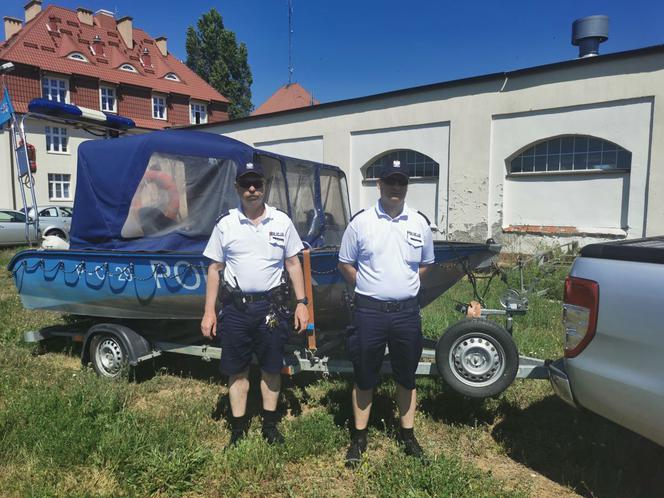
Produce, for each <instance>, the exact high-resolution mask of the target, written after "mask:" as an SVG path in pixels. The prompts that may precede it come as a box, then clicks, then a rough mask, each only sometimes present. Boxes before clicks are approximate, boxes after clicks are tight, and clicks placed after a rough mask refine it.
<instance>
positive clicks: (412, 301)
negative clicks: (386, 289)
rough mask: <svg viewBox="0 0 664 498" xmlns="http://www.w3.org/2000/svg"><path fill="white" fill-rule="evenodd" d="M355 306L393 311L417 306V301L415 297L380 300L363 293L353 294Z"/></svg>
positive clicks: (387, 311)
mask: <svg viewBox="0 0 664 498" xmlns="http://www.w3.org/2000/svg"><path fill="white" fill-rule="evenodd" d="M355 307H357V308H368V309H370V310H376V311H384V312H386V313H394V312H397V311H406V310H412V309H415V308H417V307H419V301H418V299H417V298H416V297H411V298H409V299H404V300H403V301H381V300H380V299H376V298H374V297H369V296H365V295H363V294H355Z"/></svg>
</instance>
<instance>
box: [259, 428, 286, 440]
mask: <svg viewBox="0 0 664 498" xmlns="http://www.w3.org/2000/svg"><path fill="white" fill-rule="evenodd" d="M262 433H263V439H265V441H267V444H284V436H282V435H281V432H279V429H277V427H276V426H267V427H263V430H262Z"/></svg>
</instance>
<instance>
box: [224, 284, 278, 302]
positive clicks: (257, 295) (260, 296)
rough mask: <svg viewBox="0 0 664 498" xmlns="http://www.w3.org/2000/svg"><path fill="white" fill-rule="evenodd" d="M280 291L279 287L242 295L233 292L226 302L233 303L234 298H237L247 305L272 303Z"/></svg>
mask: <svg viewBox="0 0 664 498" xmlns="http://www.w3.org/2000/svg"><path fill="white" fill-rule="evenodd" d="M278 290H279V287H278V286H277V287H274V288H272V289H270V290H269V291H266V292H242V293H239V292H238V293H237V294H236V293H234V292H231V293H230V294H229V296H228V297H227V299H226V301H228V302H232V301H233V300H234V296H237V297H238V298H239V299H242V300H243V301H244V303H245V304H246V303H257V302H259V301H270V300H271V299H272V298H273V297H274V294H276V293H277V292H278Z"/></svg>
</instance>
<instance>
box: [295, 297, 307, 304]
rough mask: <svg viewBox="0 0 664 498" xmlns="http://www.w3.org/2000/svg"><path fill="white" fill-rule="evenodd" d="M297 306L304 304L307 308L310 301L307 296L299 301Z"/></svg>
mask: <svg viewBox="0 0 664 498" xmlns="http://www.w3.org/2000/svg"><path fill="white" fill-rule="evenodd" d="M297 304H304V305H305V306H306V305H307V304H309V300H308V299H307V298H306V296H305V297H303V298H302V299H298V300H297Z"/></svg>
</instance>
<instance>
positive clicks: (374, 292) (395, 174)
mask: <svg viewBox="0 0 664 498" xmlns="http://www.w3.org/2000/svg"><path fill="white" fill-rule="evenodd" d="M408 180H409V177H408V173H407V172H406V171H405V170H404V168H402V167H401V164H400V162H399V161H394V162H393V163H392V164H388V165H386V166H384V167H383V170H382V172H381V174H380V178H379V180H378V188H379V190H380V199H379V200H378V202H377V203H376V205H375V206H374V207H372V208H369V209H367V210H364V211H361V212H360V213H358V214H356V215H355V217H354V218H353V219H352V220H351V222H350V224H349V225H348V227H347V228H346V231H345V232H344V236H343V239H342V242H341V248H340V250H339V270H340V271H341V274H342V275H343V276H344V278H345V280H346V281H347V283H348V284H349V285H350V286H352V287H353V288H354V289H355V306H354V309H353V322H352V326H351V327H349V329H348V336H347V349H348V352H349V354H350V358H351V361H352V362H353V369H354V380H355V384H354V386H353V392H352V406H353V415H354V430H353V431H352V437H351V444H350V446H349V448H348V451H347V454H346V465H347V466H348V467H354V466H356V465H357V464H358V463H359V462H360V460H361V458H362V454H363V453H364V452H365V450H366V448H367V424H368V421H369V414H370V412H371V402H372V398H373V390H374V388H375V387H376V386H377V385H378V383H379V371H380V367H381V365H382V363H383V360H384V358H385V346H386V345H388V346H389V351H390V360H391V362H392V371H393V375H394V380H395V381H396V384H397V405H398V409H399V418H400V423H401V429H400V432H399V442H400V443H401V445H402V447H403V449H404V451H405V452H406V454H408V455H411V456H414V457H417V458H423V457H424V455H423V452H422V448H421V447H420V445H419V443H418V441H417V439H416V438H415V434H414V433H413V426H414V422H415V406H416V391H415V371H416V369H417V365H418V362H419V360H420V356H421V355H422V346H423V339H422V324H421V318H420V307H419V304H418V300H417V294H418V292H419V289H420V277H421V276H422V275H423V274H424V273H425V271H426V269H427V266H428V265H430V264H432V263H433V262H434V252H433V236H432V233H431V229H430V227H429V222H428V220H427V219H426V218H425V217H424V215H422V214H421V213H419V212H418V211H415V210H414V209H411V208H409V207H408V206H407V205H406V202H405V199H406V193H407V191H408Z"/></svg>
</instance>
